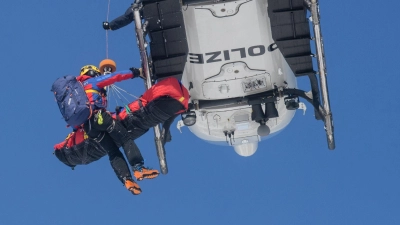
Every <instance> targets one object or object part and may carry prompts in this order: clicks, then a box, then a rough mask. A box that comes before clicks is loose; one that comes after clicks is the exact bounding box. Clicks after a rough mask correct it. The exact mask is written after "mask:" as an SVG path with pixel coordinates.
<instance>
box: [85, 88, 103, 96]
mask: <svg viewBox="0 0 400 225" xmlns="http://www.w3.org/2000/svg"><path fill="white" fill-rule="evenodd" d="M85 92H86V93H95V94H98V95H99V94H100V92H98V91H96V90H93V89H89V90H85Z"/></svg>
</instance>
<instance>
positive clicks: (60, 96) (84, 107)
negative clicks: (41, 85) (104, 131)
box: [51, 76, 92, 127]
mask: <svg viewBox="0 0 400 225" xmlns="http://www.w3.org/2000/svg"><path fill="white" fill-rule="evenodd" d="M51 91H52V92H53V93H54V95H55V97H56V101H57V104H58V108H60V112H61V114H62V116H63V117H64V120H65V122H67V123H68V124H69V125H70V126H72V127H75V126H79V125H81V124H83V123H85V121H86V120H87V119H88V118H90V116H91V115H92V107H91V105H90V102H89V99H88V97H87V95H86V93H85V90H84V88H83V85H82V83H81V82H79V81H78V80H77V79H76V78H75V77H74V76H63V77H60V78H58V79H57V80H56V81H55V82H54V83H53V85H52V86H51Z"/></svg>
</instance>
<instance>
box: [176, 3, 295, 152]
mask: <svg viewBox="0 0 400 225" xmlns="http://www.w3.org/2000/svg"><path fill="white" fill-rule="evenodd" d="M267 6H268V5H267V0H242V1H231V2H224V3H218V4H207V5H189V6H183V15H184V21H185V29H186V34H187V41H188V46H189V55H188V60H187V63H186V66H185V70H184V73H183V76H182V83H183V84H184V85H185V86H186V87H187V88H188V89H189V92H190V96H191V101H196V100H220V99H229V98H237V97H243V96H248V95H252V94H256V93H261V92H265V91H268V90H272V89H274V88H277V87H284V88H297V83H296V78H295V76H294V74H293V72H292V70H291V69H290V67H289V65H288V64H287V62H286V60H285V59H284V57H283V56H282V54H281V52H280V51H279V49H277V50H274V51H273V50H271V46H272V48H273V47H274V45H273V43H274V41H273V39H272V35H271V25H270V21H269V20H270V19H269V17H268V9H267ZM275 106H276V109H277V111H278V114H279V117H276V118H271V119H269V120H268V121H267V122H266V125H267V126H268V127H269V128H270V135H269V136H271V134H273V133H276V132H278V131H280V130H282V129H283V128H285V127H286V126H287V125H288V124H289V123H290V121H291V120H292V118H293V116H294V114H295V110H287V109H286V106H285V103H284V99H283V98H280V99H278V100H277V101H276V102H275ZM263 107H264V106H263ZM195 112H196V116H197V121H196V124H194V125H193V126H190V127H188V128H189V129H190V131H191V132H192V133H193V134H195V135H196V136H197V137H199V138H201V139H204V140H205V141H208V142H211V143H214V144H221V145H231V146H233V147H234V149H235V151H236V152H237V153H238V154H239V155H242V156H250V155H252V154H254V152H255V151H256V150H257V146H258V142H259V141H261V140H262V139H265V138H262V137H260V136H259V135H258V133H257V129H258V127H259V126H260V124H259V123H257V122H256V121H253V120H252V116H251V114H252V107H251V106H235V107H228V108H227V107H223V106H221V107H213V108H212V109H199V110H196V111H195ZM227 134H228V135H227Z"/></svg>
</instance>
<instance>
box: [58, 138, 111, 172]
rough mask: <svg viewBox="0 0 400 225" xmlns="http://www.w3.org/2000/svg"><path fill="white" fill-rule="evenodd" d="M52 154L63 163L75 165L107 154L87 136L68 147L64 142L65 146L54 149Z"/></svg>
mask: <svg viewBox="0 0 400 225" xmlns="http://www.w3.org/2000/svg"><path fill="white" fill-rule="evenodd" d="M54 154H55V155H56V157H57V158H58V159H59V160H60V161H61V162H63V163H64V164H65V165H67V166H70V167H75V166H77V165H87V164H89V163H91V162H94V161H97V160H99V159H100V158H101V157H103V156H105V155H107V151H106V150H105V149H104V148H103V147H102V146H101V145H100V144H99V143H98V142H96V141H95V140H92V139H90V138H89V139H86V140H84V141H83V142H81V143H79V144H77V145H74V146H72V147H70V148H68V147H67V143H65V146H64V147H63V148H61V149H57V150H55V151H54Z"/></svg>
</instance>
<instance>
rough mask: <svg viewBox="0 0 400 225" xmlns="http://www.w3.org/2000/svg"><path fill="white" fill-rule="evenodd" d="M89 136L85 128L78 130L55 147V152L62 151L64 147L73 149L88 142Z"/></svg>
mask: <svg viewBox="0 0 400 225" xmlns="http://www.w3.org/2000/svg"><path fill="white" fill-rule="evenodd" d="M87 138H88V136H87V135H86V133H85V131H84V130H83V128H79V129H77V130H76V131H75V132H71V133H70V134H68V136H67V138H65V140H64V141H62V142H60V143H58V144H56V145H54V150H60V149H62V148H64V147H67V148H72V147H73V146H75V145H77V144H80V143H82V142H83V141H84V140H86V139H87Z"/></svg>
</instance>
